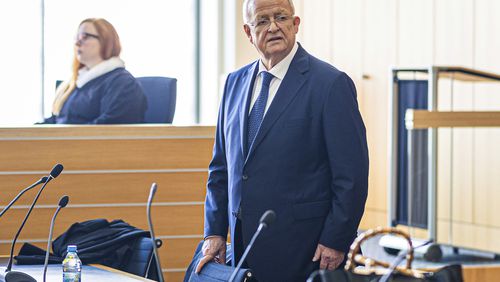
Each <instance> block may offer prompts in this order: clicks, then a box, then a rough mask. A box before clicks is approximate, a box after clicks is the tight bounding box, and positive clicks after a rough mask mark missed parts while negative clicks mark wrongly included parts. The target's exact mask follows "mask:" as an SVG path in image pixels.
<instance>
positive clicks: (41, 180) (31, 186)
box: [0, 176, 48, 217]
mask: <svg viewBox="0 0 500 282" xmlns="http://www.w3.org/2000/svg"><path fill="white" fill-rule="evenodd" d="M47 180H48V177H47V176H44V177H42V178H40V179H39V180H38V181H37V182H35V183H33V184H31V185H30V186H28V187H26V188H24V190H23V191H21V192H20V193H19V194H17V196H16V197H15V198H14V199H13V200H12V201H10V203H9V204H8V205H7V206H6V207H5V208H4V209H3V210H2V212H0V217H2V215H3V214H4V213H5V212H6V211H7V210H8V209H10V207H11V206H12V205H13V204H14V203H15V202H17V200H19V198H21V196H22V195H23V194H24V193H26V192H27V191H29V190H31V189H33V188H34V187H35V186H37V185H39V184H40V183H45V182H47Z"/></svg>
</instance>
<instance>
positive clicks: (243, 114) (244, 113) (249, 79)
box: [239, 61, 259, 158]
mask: <svg viewBox="0 0 500 282" xmlns="http://www.w3.org/2000/svg"><path fill="white" fill-rule="evenodd" d="M258 62H259V61H256V62H255V63H254V64H253V66H251V67H250V68H249V69H248V70H247V74H246V75H244V76H243V77H244V79H245V80H244V81H243V87H242V89H243V92H242V93H243V99H242V102H241V103H240V105H239V106H240V111H239V112H240V133H241V153H242V154H243V158H246V156H247V152H248V146H249V145H248V144H247V143H248V142H247V131H248V111H249V107H250V102H251V101H252V99H251V97H252V92H253V84H254V82H255V78H256V77H257V72H258V70H259V64H258Z"/></svg>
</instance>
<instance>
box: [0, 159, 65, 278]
mask: <svg viewBox="0 0 500 282" xmlns="http://www.w3.org/2000/svg"><path fill="white" fill-rule="evenodd" d="M63 169H64V167H63V165H62V164H56V165H55V166H54V167H53V168H52V170H51V171H50V173H49V176H48V177H47V181H46V182H45V183H44V184H43V185H42V188H40V190H38V194H36V196H35V199H34V200H33V203H32V204H31V206H30V208H29V209H28V212H27V213H26V216H25V217H24V220H23V222H22V223H21V227H19V230H17V233H16V236H14V240H12V246H11V248H10V257H9V263H8V264H7V268H6V269H5V273H6V274H5V281H6V282H10V281H12V282H14V281H30V282H31V281H34V282H36V280H35V279H34V278H33V277H31V276H29V275H28V274H26V273H22V272H19V271H11V269H12V261H13V256H14V246H15V245H16V241H17V238H18V237H19V234H21V230H23V227H24V224H25V223H26V221H27V220H28V217H29V216H30V214H31V211H33V208H34V207H35V204H36V202H37V201H38V198H39V197H40V194H41V193H42V191H43V189H44V188H45V186H47V183H49V182H50V180H52V179H54V178H56V177H58V176H59V174H61V172H62V170H63ZM30 278H31V279H32V280H30ZM0 279H2V276H1V274H0ZM0 281H1V280H0Z"/></svg>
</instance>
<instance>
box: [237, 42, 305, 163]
mask: <svg viewBox="0 0 500 282" xmlns="http://www.w3.org/2000/svg"><path fill="white" fill-rule="evenodd" d="M308 70H309V54H307V52H306V51H305V50H304V49H303V48H302V47H301V46H300V45H299V49H298V50H297V54H295V57H294V58H293V60H292V63H291V64H290V67H289V68H288V72H287V74H286V75H285V77H284V79H283V81H282V82H281V85H280V87H279V89H278V92H277V93H276V96H275V97H274V99H273V101H272V103H271V105H270V106H269V109H268V110H267V113H266V114H265V116H264V119H263V120H262V124H261V126H260V129H259V131H258V132H257V136H256V137H255V141H254V142H253V144H252V147H251V148H250V149H249V152H248V155H247V157H246V160H245V163H246V162H247V161H248V160H249V158H250V157H251V156H252V154H253V152H254V151H255V148H256V147H257V146H259V144H260V143H261V142H262V140H263V139H264V137H265V136H266V135H267V133H268V132H269V130H270V129H271V127H272V126H273V124H274V123H275V122H276V121H277V120H278V118H279V117H280V116H281V114H282V113H283V112H284V111H285V109H286V108H287V106H288V105H289V104H290V102H291V101H292V100H293V99H294V98H295V96H297V94H298V93H299V90H300V88H301V87H302V85H303V84H304V82H305V81H306V80H307V78H306V75H305V73H306V72H307V71H308ZM246 116H247V117H248V115H246ZM246 126H247V122H246V120H245V132H246V130H247V129H246ZM245 143H246V141H245ZM248 145H250V144H248Z"/></svg>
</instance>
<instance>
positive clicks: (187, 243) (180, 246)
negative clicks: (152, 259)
mask: <svg viewBox="0 0 500 282" xmlns="http://www.w3.org/2000/svg"><path fill="white" fill-rule="evenodd" d="M201 240H203V236H201V235H200V237H199V238H193V239H162V241H163V246H162V247H161V248H160V249H159V250H158V251H159V254H160V259H161V263H162V268H164V269H165V268H187V267H188V266H189V263H190V262H191V259H192V258H193V255H194V251H195V250H196V247H197V246H198V243H200V241H201Z"/></svg>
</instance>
